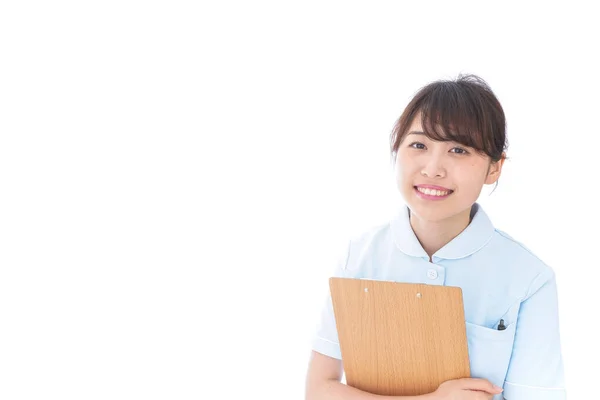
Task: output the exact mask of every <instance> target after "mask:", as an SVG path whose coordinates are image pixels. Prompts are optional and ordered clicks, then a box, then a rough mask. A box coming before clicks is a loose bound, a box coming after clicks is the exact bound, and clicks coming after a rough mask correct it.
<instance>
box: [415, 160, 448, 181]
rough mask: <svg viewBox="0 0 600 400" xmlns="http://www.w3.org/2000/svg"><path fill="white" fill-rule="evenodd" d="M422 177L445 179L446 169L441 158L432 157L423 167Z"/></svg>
mask: <svg viewBox="0 0 600 400" xmlns="http://www.w3.org/2000/svg"><path fill="white" fill-rule="evenodd" d="M421 175H423V176H426V177H428V178H444V177H445V176H446V169H445V168H444V166H443V165H442V161H441V160H440V158H439V157H431V158H430V159H429V160H428V161H427V163H426V164H425V165H423V168H422V169H421Z"/></svg>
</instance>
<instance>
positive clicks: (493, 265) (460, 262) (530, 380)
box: [313, 203, 566, 400]
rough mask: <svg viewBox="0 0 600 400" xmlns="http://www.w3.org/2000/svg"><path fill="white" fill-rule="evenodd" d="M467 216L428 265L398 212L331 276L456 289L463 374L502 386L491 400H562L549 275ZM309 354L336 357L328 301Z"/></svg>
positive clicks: (484, 219)
mask: <svg viewBox="0 0 600 400" xmlns="http://www.w3.org/2000/svg"><path fill="white" fill-rule="evenodd" d="M471 215H472V216H473V218H472V220H471V223H470V224H469V225H468V226H467V228H466V229H465V230H464V231H463V232H461V233H460V234H459V235H458V236H457V237H456V238H454V239H453V240H452V241H450V243H448V244H447V245H446V246H444V247H443V248H441V249H440V250H438V251H437V252H436V253H435V254H434V255H433V257H432V261H433V262H430V261H429V257H428V255H427V253H426V252H425V250H423V247H422V246H421V244H420V243H419V241H418V239H417V237H416V236H415V234H414V232H413V230H412V228H411V226H410V220H409V212H408V208H407V207H402V209H401V210H400V212H399V213H398V214H397V215H396V216H394V218H393V219H392V220H391V222H390V223H387V224H385V225H382V226H378V227H376V228H374V229H372V230H370V231H368V232H366V233H364V234H362V235H360V236H358V237H356V238H355V239H353V240H351V241H350V242H349V244H348V247H347V249H346V252H345V254H344V255H343V257H342V258H341V259H340V261H339V265H338V266H337V268H336V270H335V273H334V274H333V276H338V277H347V278H364V279H376V280H386V281H396V282H408V283H425V284H430V285H444V286H458V287H460V288H462V294H463V301H464V307H465V319H466V326H467V338H468V345H469V358H470V367H471V377H473V378H485V379H488V380H489V381H491V382H492V383H494V384H495V385H498V386H500V387H503V388H504V392H503V393H502V394H500V395H498V396H495V397H494V399H502V398H503V397H502V396H504V398H506V399H508V400H563V399H565V398H566V397H565V384H564V372H563V360H562V355H561V346H560V334H559V320H558V303H557V289H556V279H555V275H554V271H553V270H552V268H551V267H549V266H547V265H546V264H544V263H543V262H542V261H541V260H540V259H539V258H537V257H536V256H535V255H534V254H532V253H531V251H529V250H528V249H527V248H525V247H524V246H523V245H522V244H520V243H519V242H517V241H515V240H514V239H512V238H511V237H510V236H508V235H507V234H506V233H504V232H502V231H499V230H498V229H495V228H494V226H493V225H492V223H491V221H490V219H489V218H488V216H487V214H486V213H485V212H484V211H483V209H482V208H481V206H480V205H479V204H478V203H475V205H474V206H473V209H472V212H471ZM500 319H503V320H504V325H505V326H506V329H505V330H498V329H497V327H498V323H499V321H500ZM313 349H314V350H315V351H317V352H319V353H322V354H325V355H327V356H330V357H333V358H337V359H341V358H342V357H341V352H340V346H339V343H338V336H337V330H336V326H335V317H334V314H333V307H332V304H331V298H330V297H328V298H327V302H326V304H325V307H324V309H323V315H322V317H321V322H320V324H319V326H318V329H317V332H316V335H315V337H314V341H313Z"/></svg>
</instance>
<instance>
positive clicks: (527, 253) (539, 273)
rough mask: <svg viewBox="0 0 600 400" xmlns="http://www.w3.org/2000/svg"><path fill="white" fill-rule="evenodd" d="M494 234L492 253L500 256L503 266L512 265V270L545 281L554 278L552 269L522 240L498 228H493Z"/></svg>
mask: <svg viewBox="0 0 600 400" xmlns="http://www.w3.org/2000/svg"><path fill="white" fill-rule="evenodd" d="M494 236H495V239H496V240H494V243H493V244H492V246H493V250H494V253H496V254H500V255H501V256H502V257H501V258H502V259H503V261H504V266H505V267H507V266H512V267H513V268H514V269H515V271H514V272H520V273H521V274H526V275H529V276H530V277H532V278H534V279H535V280H539V279H542V280H544V281H546V280H549V279H552V278H554V269H553V268H552V267H551V266H550V265H548V264H547V263H546V262H545V261H544V260H542V259H541V258H540V257H539V256H538V255H537V254H536V253H535V252H534V251H533V250H531V249H530V248H529V247H528V246H526V245H525V244H524V243H523V242H522V241H520V240H517V239H515V238H514V237H513V236H511V235H509V234H508V233H506V232H505V231H502V230H500V229H498V228H495V235H494Z"/></svg>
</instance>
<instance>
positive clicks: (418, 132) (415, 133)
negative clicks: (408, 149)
mask: <svg viewBox="0 0 600 400" xmlns="http://www.w3.org/2000/svg"><path fill="white" fill-rule="evenodd" d="M424 134H425V133H424V132H422V131H410V132H408V134H407V136H408V135H424Z"/></svg>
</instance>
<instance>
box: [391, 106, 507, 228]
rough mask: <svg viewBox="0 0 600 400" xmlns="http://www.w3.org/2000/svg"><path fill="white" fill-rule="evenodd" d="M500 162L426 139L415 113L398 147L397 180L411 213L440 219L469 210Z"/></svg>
mask: <svg viewBox="0 0 600 400" xmlns="http://www.w3.org/2000/svg"><path fill="white" fill-rule="evenodd" d="M502 163H503V160H501V161H499V162H497V163H492V162H491V159H490V158H489V157H488V156H487V155H485V154H484V155H481V154H480V153H478V152H477V151H476V150H475V149H472V148H470V147H466V146H463V145H461V144H458V143H455V142H439V141H433V140H431V139H429V138H428V137H427V136H425V134H424V133H423V129H422V127H421V116H420V115H417V116H416V117H415V119H414V121H413V123H412V124H411V127H410V128H409V130H408V133H407V134H406V135H405V136H404V139H403V141H402V143H400V146H399V147H398V153H397V157H396V180H397V184H398V189H399V190H400V194H401V195H402V197H403V198H404V200H405V201H406V204H407V205H408V206H409V208H410V209H411V212H412V213H414V214H416V215H417V216H418V217H419V218H421V219H424V220H427V221H431V222H439V221H442V220H445V219H447V218H451V217H454V216H457V215H458V214H460V213H463V212H470V210H471V206H472V205H473V203H475V202H476V201H477V198H478V197H479V194H480V193H481V189H482V188H483V185H484V184H493V183H494V182H496V180H497V179H498V178H499V177H500V172H501V169H502Z"/></svg>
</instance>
